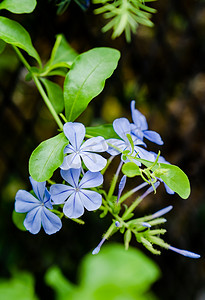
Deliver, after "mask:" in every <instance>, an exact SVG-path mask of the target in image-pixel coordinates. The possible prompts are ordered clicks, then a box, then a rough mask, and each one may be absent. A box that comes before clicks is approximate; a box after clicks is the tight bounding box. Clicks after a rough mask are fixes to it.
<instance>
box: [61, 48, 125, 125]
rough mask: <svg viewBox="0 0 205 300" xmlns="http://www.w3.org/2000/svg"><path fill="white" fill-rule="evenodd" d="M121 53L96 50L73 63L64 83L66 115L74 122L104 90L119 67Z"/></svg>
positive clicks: (105, 49)
mask: <svg viewBox="0 0 205 300" xmlns="http://www.w3.org/2000/svg"><path fill="white" fill-rule="evenodd" d="M119 58H120V52H119V51H118V50H115V49H111V48H94V49H91V50H89V51H87V52H85V53H83V54H81V55H79V56H78V57H77V58H76V59H75V61H74V62H73V64H72V66H71V69H70V71H69V72H68V74H67V76H66V78H65V83H64V100H65V114H66V118H67V120H68V121H71V122H72V121H74V120H75V119H76V118H77V117H78V116H79V115H80V114H81V113H82V112H83V111H84V110H85V109H86V107H87V106H88V104H89V102H90V101H91V100H92V99H93V98H94V97H96V96H97V95H98V94H99V93H100V92H101V91H102V90H103V88H104V85H105V80H106V79H107V78H108V77H110V76H111V75H112V73H113V71H114V70H115V68H116V67H117V63H118V60H119Z"/></svg>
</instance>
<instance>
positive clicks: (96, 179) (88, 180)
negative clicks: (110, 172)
mask: <svg viewBox="0 0 205 300" xmlns="http://www.w3.org/2000/svg"><path fill="white" fill-rule="evenodd" d="M102 183H103V175H102V174H101V173H100V172H90V171H87V172H86V173H85V175H84V176H83V178H82V180H81V182H80V184H79V188H83V189H85V188H92V187H96V186H99V185H101V184H102Z"/></svg>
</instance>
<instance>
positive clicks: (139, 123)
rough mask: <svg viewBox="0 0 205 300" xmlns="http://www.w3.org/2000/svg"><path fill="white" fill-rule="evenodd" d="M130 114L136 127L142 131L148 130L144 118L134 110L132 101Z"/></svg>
mask: <svg viewBox="0 0 205 300" xmlns="http://www.w3.org/2000/svg"><path fill="white" fill-rule="evenodd" d="M131 113H132V120H133V122H134V123H135V124H136V125H137V127H138V128H139V129H141V130H142V131H143V130H147V129H148V125H147V120H146V118H145V116H144V115H143V114H142V113H141V112H140V111H139V110H137V109H136V108H135V101H134V100H133V101H132V102H131Z"/></svg>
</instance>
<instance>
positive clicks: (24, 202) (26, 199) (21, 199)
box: [15, 190, 41, 213]
mask: <svg viewBox="0 0 205 300" xmlns="http://www.w3.org/2000/svg"><path fill="white" fill-rule="evenodd" d="M15 200H16V201H15V211H16V212H18V213H25V212H28V211H30V210H32V209H33V208H35V207H38V206H40V205H41V202H40V201H39V200H38V199H36V198H35V197H34V196H33V195H31V194H30V193H29V192H27V191H24V190H19V191H18V192H17V193H16V197H15Z"/></svg>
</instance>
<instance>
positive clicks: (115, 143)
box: [107, 139, 127, 155]
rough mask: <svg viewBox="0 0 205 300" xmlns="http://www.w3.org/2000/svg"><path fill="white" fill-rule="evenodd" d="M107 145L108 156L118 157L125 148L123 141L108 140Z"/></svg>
mask: <svg viewBox="0 0 205 300" xmlns="http://www.w3.org/2000/svg"><path fill="white" fill-rule="evenodd" d="M107 143H108V146H109V148H108V150H107V152H108V153H109V154H110V155H118V154H120V153H121V151H122V152H123V151H124V150H125V148H126V147H127V144H126V143H125V142H124V141H122V140H118V139H108V140H107ZM111 145H113V146H114V147H115V148H114V147H112V146H111ZM117 149H119V150H120V151H118V150H117Z"/></svg>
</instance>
